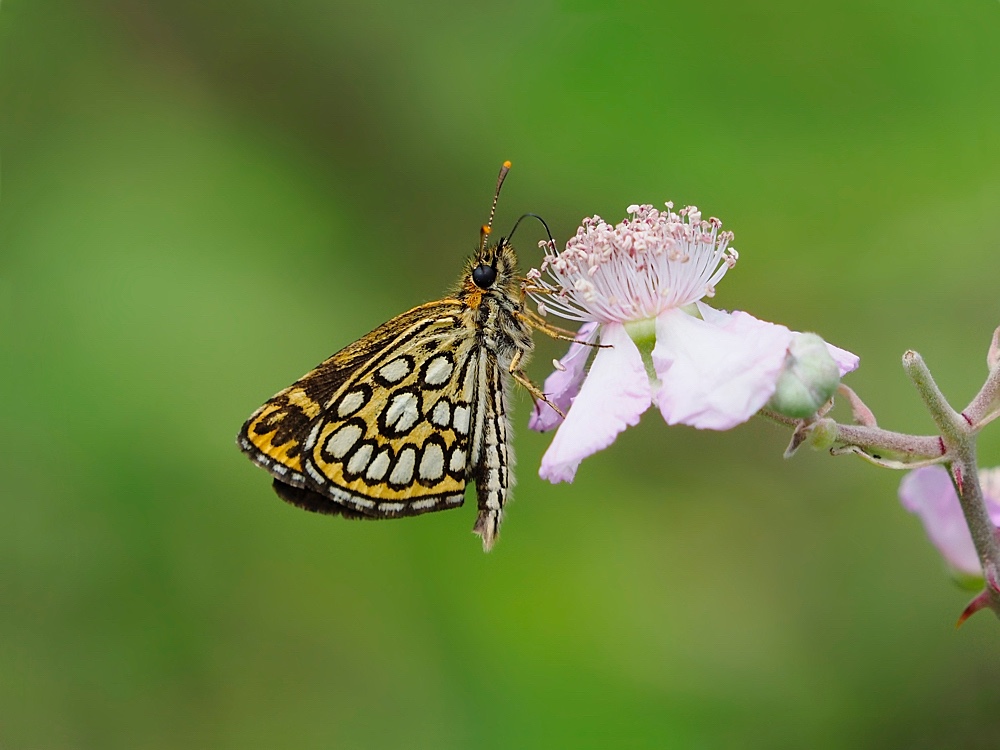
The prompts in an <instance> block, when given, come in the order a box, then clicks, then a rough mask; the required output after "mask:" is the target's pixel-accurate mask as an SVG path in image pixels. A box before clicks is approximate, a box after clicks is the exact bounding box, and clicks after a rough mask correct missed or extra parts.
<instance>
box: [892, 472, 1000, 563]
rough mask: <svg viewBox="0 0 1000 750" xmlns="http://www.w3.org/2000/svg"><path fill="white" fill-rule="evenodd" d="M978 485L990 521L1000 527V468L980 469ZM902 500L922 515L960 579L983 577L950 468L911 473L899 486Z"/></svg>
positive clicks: (925, 526)
mask: <svg viewBox="0 0 1000 750" xmlns="http://www.w3.org/2000/svg"><path fill="white" fill-rule="evenodd" d="M979 483H980V486H981V487H982V490H983V499H984V500H985V501H986V511H987V512H988V513H989V516H990V520H991V521H992V522H993V525H994V526H1000V468H997V469H981V470H980V471H979ZM899 500H900V502H901V503H902V504H903V507H904V508H906V509H907V510H908V511H910V512H911V513H916V514H917V515H918V516H920V520H921V521H923V523H924V530H925V531H926V532H927V536H929V537H930V540H931V542H932V543H933V544H934V546H935V547H937V548H938V551H939V552H940V553H941V555H942V556H943V557H944V559H945V561H946V562H947V563H948V567H949V568H951V570H952V571H953V572H954V573H956V574H957V575H959V576H960V577H962V576H964V577H970V578H977V579H978V578H982V577H983V569H982V567H981V566H980V564H979V555H978V554H976V548H975V545H973V543H972V535H971V534H970V533H969V527H968V526H967V525H966V523H965V516H964V515H963V514H962V506H961V504H960V503H959V502H958V493H956V492H955V486H954V485H953V484H952V483H951V477H949V476H948V470H947V469H945V468H944V467H943V466H925V467H924V468H922V469H917V470H916V471H911V472H910V473H909V474H907V475H906V476H905V477H903V481H902V482H900V484H899Z"/></svg>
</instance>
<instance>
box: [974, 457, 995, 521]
mask: <svg viewBox="0 0 1000 750" xmlns="http://www.w3.org/2000/svg"><path fill="white" fill-rule="evenodd" d="M979 484H980V486H981V487H982V489H983V499H984V500H985V501H986V512H987V513H989V515H990V520H991V521H992V522H993V525H994V526H1000V467H998V468H993V469H980V470H979Z"/></svg>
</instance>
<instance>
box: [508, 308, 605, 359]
mask: <svg viewBox="0 0 1000 750" xmlns="http://www.w3.org/2000/svg"><path fill="white" fill-rule="evenodd" d="M519 316H520V318H521V320H523V321H524V322H525V323H527V324H528V325H529V326H531V327H532V328H534V329H535V330H538V331H541V332H542V333H544V334H545V335H546V336H550V337H552V338H554V339H559V340H560V341H572V342H573V343H575V344H583V345H584V346H589V347H592V348H594V349H609V348H610V347H609V346H608V345H607V344H595V343H591V342H589V341H580V340H579V339H578V338H577V337H576V334H575V333H573V331H568V330H566V329H565V328H560V327H559V326H554V325H552V324H551V323H549V322H548V321H547V320H545V318H543V317H542V316H540V315H538V314H537V313H534V312H532V311H531V310H529V309H527V308H525V309H524V310H522V311H521V312H520V313H519Z"/></svg>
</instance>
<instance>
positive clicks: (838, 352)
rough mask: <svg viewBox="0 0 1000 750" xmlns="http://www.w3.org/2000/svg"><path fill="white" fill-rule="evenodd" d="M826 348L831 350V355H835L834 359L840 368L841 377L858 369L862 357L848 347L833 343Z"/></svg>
mask: <svg viewBox="0 0 1000 750" xmlns="http://www.w3.org/2000/svg"><path fill="white" fill-rule="evenodd" d="M826 348H827V349H829V350H830V356H831V357H833V361H834V362H836V363H837V367H838V368H840V377H844V376H845V375H846V374H847V373H849V372H853V371H854V370H857V369H858V365H859V364H861V358H860V357H859V356H858V355H857V354H852V353H851V352H849V351H847V350H846V349H841V348H840V347H839V346H834V345H833V344H827V345H826Z"/></svg>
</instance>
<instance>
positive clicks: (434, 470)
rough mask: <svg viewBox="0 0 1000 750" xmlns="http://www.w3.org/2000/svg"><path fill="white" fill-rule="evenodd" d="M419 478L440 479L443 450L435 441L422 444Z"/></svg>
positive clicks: (442, 472) (442, 468) (442, 471)
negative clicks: (422, 452)
mask: <svg viewBox="0 0 1000 750" xmlns="http://www.w3.org/2000/svg"><path fill="white" fill-rule="evenodd" d="M419 473H420V478H421V479H427V480H434V479H440V478H441V477H442V475H443V474H444V451H442V450H441V446H440V445H438V444H437V443H428V444H427V445H426V446H424V454H423V455H422V456H421V457H420V469H419Z"/></svg>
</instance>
